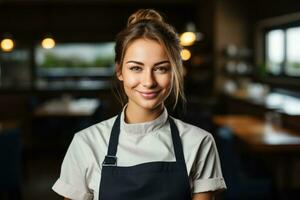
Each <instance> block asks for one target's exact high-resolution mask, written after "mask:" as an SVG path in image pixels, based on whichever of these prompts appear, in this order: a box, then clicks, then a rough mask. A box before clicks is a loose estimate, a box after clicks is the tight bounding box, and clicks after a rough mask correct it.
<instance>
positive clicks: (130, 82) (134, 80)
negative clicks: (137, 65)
mask: <svg viewBox="0 0 300 200" xmlns="http://www.w3.org/2000/svg"><path fill="white" fill-rule="evenodd" d="M123 78H124V79H123V83H124V87H135V86H137V85H138V84H139V78H138V77H136V76H128V75H127V76H126V74H125V76H123Z"/></svg>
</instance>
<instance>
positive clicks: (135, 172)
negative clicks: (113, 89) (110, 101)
mask: <svg viewBox="0 0 300 200" xmlns="http://www.w3.org/2000/svg"><path fill="white" fill-rule="evenodd" d="M115 51H116V58H115V61H116V78H117V81H118V89H120V91H119V93H118V94H119V96H120V97H121V98H122V101H123V102H124V108H123V111H122V112H121V113H120V114H119V115H117V116H116V117H113V118H111V119H108V120H105V121H103V122H100V123H98V124H95V125H94V126H91V127H89V128H87V129H85V130H83V131H81V132H79V133H77V134H76V135H75V136H74V138H73V141H72V143H71V145H70V147H69V149H68V152H67V154H66V156H65V159H64V161H63V164H62V170H61V175H60V178H59V179H58V180H57V182H56V183H55V185H54V186H53V189H54V190H55V191H56V192H57V193H58V194H60V195H62V196H64V197H65V198H69V199H76V200H77V199H78V200H85V199H95V200H102V199H106V200H120V199H122V200H141V199H143V200H153V199H154V200H155V199H162V200H171V199H172V200H183V199H184V200H192V199H193V200H211V199H213V194H214V191H217V190H223V189H225V188H226V185H225V182H224V180H223V177H222V173H221V168H220V161H219V156H218V152H217V149H216V145H215V142H214V139H213V137H212V136H211V134H210V133H207V132H206V131H204V130H202V129H200V128H198V127H195V126H192V125H190V124H187V123H184V122H182V121H180V120H178V119H175V118H173V117H171V116H169V115H168V112H167V109H166V108H165V102H166V100H167V99H168V98H170V99H172V100H173V107H175V106H176V103H177V101H178V100H180V99H184V92H183V82H182V80H183V73H182V72H183V70H182V68H183V66H182V61H181V58H180V51H181V46H180V45H179V40H178V36H177V34H176V32H175V31H174V29H173V28H172V27H171V26H170V25H168V24H166V23H165V22H164V21H163V19H162V17H161V16H160V15H159V14H158V13H157V12H156V11H155V10H149V9H146V10H139V11H137V12H136V13H134V14H133V15H132V16H131V17H130V18H129V19H128V26H127V28H125V29H124V30H123V31H122V32H120V33H119V35H118V36H117V41H116V47H115Z"/></svg>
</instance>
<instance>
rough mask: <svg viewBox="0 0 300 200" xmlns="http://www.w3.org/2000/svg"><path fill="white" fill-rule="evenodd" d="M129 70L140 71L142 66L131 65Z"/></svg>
mask: <svg viewBox="0 0 300 200" xmlns="http://www.w3.org/2000/svg"><path fill="white" fill-rule="evenodd" d="M129 70H131V71H134V72H139V71H142V68H141V67H140V66H131V67H129Z"/></svg>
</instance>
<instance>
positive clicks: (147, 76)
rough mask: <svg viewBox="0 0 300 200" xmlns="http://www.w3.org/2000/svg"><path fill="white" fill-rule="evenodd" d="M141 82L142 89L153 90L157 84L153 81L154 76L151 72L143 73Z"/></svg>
mask: <svg viewBox="0 0 300 200" xmlns="http://www.w3.org/2000/svg"><path fill="white" fill-rule="evenodd" d="M141 82H142V85H143V87H146V88H154V87H156V85H157V82H156V80H155V76H154V74H153V71H152V70H145V71H144V74H143V76H142V80H141Z"/></svg>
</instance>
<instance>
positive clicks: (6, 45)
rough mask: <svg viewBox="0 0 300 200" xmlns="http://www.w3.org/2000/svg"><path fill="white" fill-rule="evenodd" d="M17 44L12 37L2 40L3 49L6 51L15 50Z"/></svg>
mask: <svg viewBox="0 0 300 200" xmlns="http://www.w3.org/2000/svg"><path fill="white" fill-rule="evenodd" d="M14 46H15V44H14V41H13V40H12V39H9V38H6V39H3V40H2V41H1V49H2V51H5V52H10V51H12V50H13V48H14Z"/></svg>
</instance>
